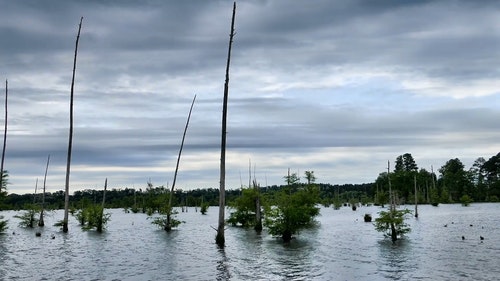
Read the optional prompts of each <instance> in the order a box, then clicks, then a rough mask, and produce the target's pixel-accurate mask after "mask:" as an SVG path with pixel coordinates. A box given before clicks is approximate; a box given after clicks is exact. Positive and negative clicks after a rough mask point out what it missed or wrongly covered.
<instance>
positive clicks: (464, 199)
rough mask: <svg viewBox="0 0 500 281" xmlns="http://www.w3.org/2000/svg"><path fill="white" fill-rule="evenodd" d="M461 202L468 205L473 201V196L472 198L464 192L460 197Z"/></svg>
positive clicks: (465, 205)
mask: <svg viewBox="0 0 500 281" xmlns="http://www.w3.org/2000/svg"><path fill="white" fill-rule="evenodd" d="M460 203H462V206H464V207H467V206H469V205H470V203H472V198H470V196H469V195H467V194H464V195H462V197H460Z"/></svg>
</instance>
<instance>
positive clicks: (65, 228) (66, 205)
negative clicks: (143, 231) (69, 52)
mask: <svg viewBox="0 0 500 281" xmlns="http://www.w3.org/2000/svg"><path fill="white" fill-rule="evenodd" d="M82 21H83V17H81V18H80V24H79V25H78V35H77V36H76V43H75V56H74V59H73V77H72V78H71V97H70V103H69V141H68V157H67V160H66V183H65V189H64V219H63V232H68V214H69V174H70V171H71V150H72V147H73V93H74V86H75V72H76V56H77V54H78V41H79V40H80V30H81V29H82Z"/></svg>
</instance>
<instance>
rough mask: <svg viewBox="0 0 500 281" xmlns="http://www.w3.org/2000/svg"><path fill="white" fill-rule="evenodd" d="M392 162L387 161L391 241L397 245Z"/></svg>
mask: <svg viewBox="0 0 500 281" xmlns="http://www.w3.org/2000/svg"><path fill="white" fill-rule="evenodd" d="M390 165H391V164H390V162H389V161H387V179H388V181H389V217H390V219H391V223H390V224H391V240H392V243H395V242H396V240H398V234H397V232H396V226H395V225H394V219H393V211H395V210H396V206H394V199H393V195H392V187H391V177H390V173H391V171H390Z"/></svg>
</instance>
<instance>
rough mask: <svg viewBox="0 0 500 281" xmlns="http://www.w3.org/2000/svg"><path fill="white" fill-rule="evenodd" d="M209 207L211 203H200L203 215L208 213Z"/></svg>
mask: <svg viewBox="0 0 500 281" xmlns="http://www.w3.org/2000/svg"><path fill="white" fill-rule="evenodd" d="M208 207H209V205H208V203H207V202H203V203H201V205H200V212H201V214H202V215H204V214H206V213H207V211H208Z"/></svg>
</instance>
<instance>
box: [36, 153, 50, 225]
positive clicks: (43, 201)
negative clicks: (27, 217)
mask: <svg viewBox="0 0 500 281" xmlns="http://www.w3.org/2000/svg"><path fill="white" fill-rule="evenodd" d="M49 161H50V154H49V156H47V165H46V166H45V175H44V177H43V193H42V204H41V206H40V209H41V210H40V218H39V219H38V226H45V222H44V220H43V215H44V212H45V187H46V184H47V171H48V170H49Z"/></svg>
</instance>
